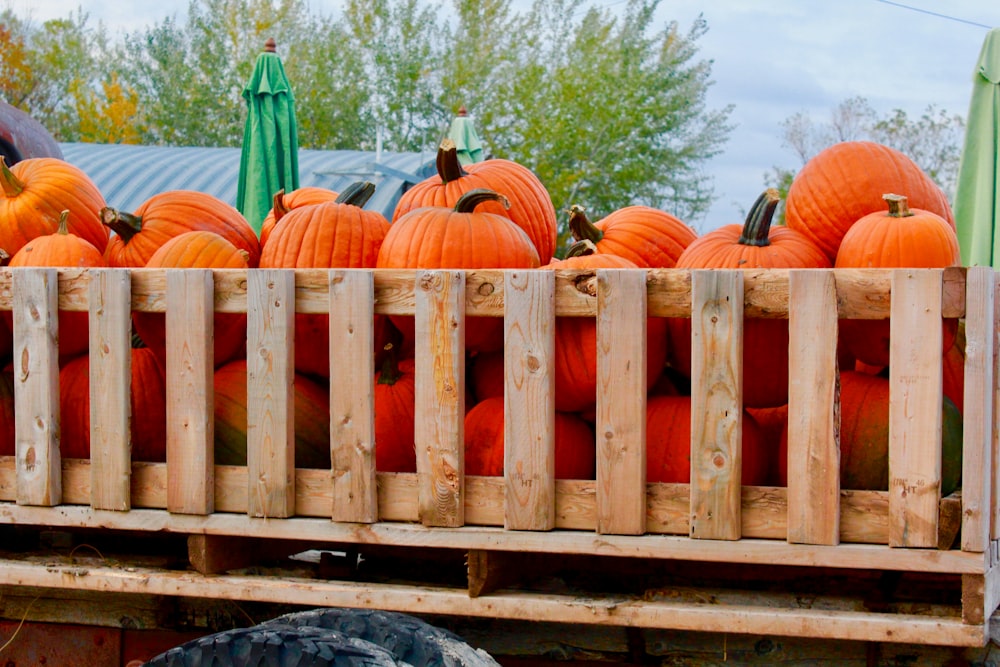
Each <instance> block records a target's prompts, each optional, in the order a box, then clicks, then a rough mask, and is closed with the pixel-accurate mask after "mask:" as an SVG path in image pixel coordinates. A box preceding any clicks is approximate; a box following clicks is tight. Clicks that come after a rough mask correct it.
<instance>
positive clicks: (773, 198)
mask: <svg viewBox="0 0 1000 667" xmlns="http://www.w3.org/2000/svg"><path fill="white" fill-rule="evenodd" d="M780 201H781V195H779V194H778V191H777V190H775V189H774V188H768V189H767V190H765V191H764V192H763V193H761V195H760V196H759V197H757V201H755V202H754V204H753V206H752V207H751V208H750V212H749V213H747V219H746V221H745V222H744V223H743V233H742V234H740V240H739V244H740V245H749V246H758V247H765V246H769V245H771V240H770V238H769V236H770V234H771V221H772V220H773V219H774V211H775V209H777V208H778V202H780Z"/></svg>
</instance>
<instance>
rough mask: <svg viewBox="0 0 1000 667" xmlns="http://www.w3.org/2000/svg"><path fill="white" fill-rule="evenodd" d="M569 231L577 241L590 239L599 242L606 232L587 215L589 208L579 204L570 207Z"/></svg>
mask: <svg viewBox="0 0 1000 667" xmlns="http://www.w3.org/2000/svg"><path fill="white" fill-rule="evenodd" d="M569 231H570V234H572V235H573V239H574V240H576V241H582V240H583V239H588V240H590V241H593V242H594V243H597V242H598V241H600V240H601V239H603V238H604V232H602V231H601V230H600V229H598V228H597V225H595V224H594V223H592V222H591V221H590V218H588V217H587V210H586V209H585V208H583V207H582V206H579V205H578V204H573V205H572V206H570V207H569Z"/></svg>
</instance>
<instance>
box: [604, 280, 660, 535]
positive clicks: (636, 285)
mask: <svg viewBox="0 0 1000 667" xmlns="http://www.w3.org/2000/svg"><path fill="white" fill-rule="evenodd" d="M597 284H598V292H597V414H596V421H595V425H594V430H595V431H596V433H597V434H598V435H597V532H598V533H603V534H618V535H641V534H642V533H644V532H646V322H647V318H646V274H645V272H643V271H632V270H621V269H598V270H597Z"/></svg>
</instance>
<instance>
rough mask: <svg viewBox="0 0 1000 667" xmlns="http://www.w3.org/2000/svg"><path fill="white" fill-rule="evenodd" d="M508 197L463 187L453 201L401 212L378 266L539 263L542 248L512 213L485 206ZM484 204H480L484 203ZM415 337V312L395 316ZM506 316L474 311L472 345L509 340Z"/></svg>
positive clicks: (481, 347)
mask: <svg viewBox="0 0 1000 667" xmlns="http://www.w3.org/2000/svg"><path fill="white" fill-rule="evenodd" d="M497 202H501V203H502V204H503V205H506V203H507V202H506V198H505V197H503V196H502V195H500V194H498V193H496V192H494V191H492V190H485V189H476V190H469V191H467V192H465V193H463V194H462V195H461V196H460V197H459V198H458V200H457V201H456V202H455V203H454V205H453V206H426V207H424V208H418V209H414V210H411V211H410V212H409V213H406V214H405V215H402V216H401V217H399V218H397V219H396V221H395V222H393V223H392V226H391V227H390V228H389V233H388V234H386V237H385V241H384V242H383V243H382V248H381V249H380V250H379V253H378V261H377V262H376V266H378V268H381V269H519V268H538V252H537V251H536V250H535V246H534V245H533V244H532V242H531V239H529V238H528V235H527V234H526V233H525V232H524V230H523V229H521V228H520V227H518V226H517V225H515V224H514V223H513V222H511V220H510V218H507V217H505V216H503V215H498V214H496V213H490V212H489V211H487V210H485V204H487V203H497ZM480 206H482V207H483V208H482V209H480V208H479V207H480ZM392 319H393V322H394V323H395V324H396V326H397V327H399V329H400V330H401V331H403V332H404V333H405V334H406V336H407V337H410V338H412V333H411V332H412V331H413V318H412V317H402V316H393V318H392ZM502 335H503V320H502V319H501V318H498V317H469V318H468V319H467V320H466V330H465V344H466V348H467V349H469V350H475V351H486V350H491V349H497V348H499V347H501V346H502V345H503V339H502Z"/></svg>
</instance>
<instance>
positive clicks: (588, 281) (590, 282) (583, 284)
mask: <svg viewBox="0 0 1000 667" xmlns="http://www.w3.org/2000/svg"><path fill="white" fill-rule="evenodd" d="M573 287H575V288H576V290H577V291H578V292H583V293H584V294H586V295H587V296H597V276H596V275H595V274H594V273H581V274H580V275H578V276H577V277H576V278H574V279H573Z"/></svg>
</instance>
